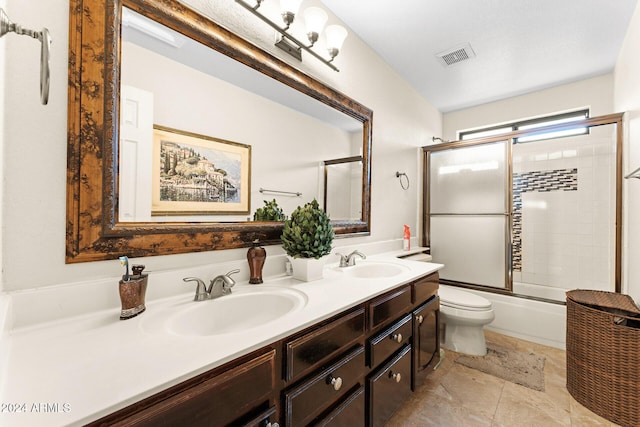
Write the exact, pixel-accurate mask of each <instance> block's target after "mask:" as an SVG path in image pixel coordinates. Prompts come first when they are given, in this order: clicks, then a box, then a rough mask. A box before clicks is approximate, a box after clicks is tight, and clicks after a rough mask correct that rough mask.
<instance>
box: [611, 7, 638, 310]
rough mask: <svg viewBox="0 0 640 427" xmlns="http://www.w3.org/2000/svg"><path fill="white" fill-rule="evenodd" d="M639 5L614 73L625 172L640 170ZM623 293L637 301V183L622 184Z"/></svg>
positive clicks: (629, 181) (632, 181)
mask: <svg viewBox="0 0 640 427" xmlns="http://www.w3.org/2000/svg"><path fill="white" fill-rule="evenodd" d="M639 47H640V6H636V10H635V13H634V14H633V17H632V18H631V23H630V24H629V30H628V31H627V35H626V38H625V41H624V44H623V46H622V50H621V52H620V56H619V57H618V62H617V64H616V68H615V73H614V82H615V90H614V106H615V110H616V111H625V112H626V117H625V123H624V127H625V139H624V150H625V158H624V169H623V171H624V172H623V173H625V174H627V173H629V172H631V171H633V170H634V169H636V168H638V167H640V58H639V57H638V48H639ZM624 185H625V188H624V191H623V194H624V199H623V200H624V207H625V209H624V218H623V234H624V242H623V245H624V246H623V254H624V259H623V273H624V276H623V292H625V293H628V294H629V295H631V296H632V297H633V298H634V299H635V301H636V302H640V264H639V263H638V258H639V257H640V215H639V214H640V181H638V180H636V179H632V180H625V181H624Z"/></svg>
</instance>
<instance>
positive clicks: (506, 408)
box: [494, 382, 571, 427]
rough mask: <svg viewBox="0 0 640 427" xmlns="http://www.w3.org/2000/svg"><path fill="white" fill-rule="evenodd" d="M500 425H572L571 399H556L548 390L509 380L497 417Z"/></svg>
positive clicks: (495, 419) (495, 420)
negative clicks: (546, 391)
mask: <svg viewBox="0 0 640 427" xmlns="http://www.w3.org/2000/svg"><path fill="white" fill-rule="evenodd" d="M494 422H495V425H497V426H506V427H511V426H531V427H533V426H540V427H551V426H571V415H570V408H569V399H568V398H567V399H566V404H565V403H564V402H558V401H556V400H555V399H554V398H553V397H552V396H550V395H549V394H547V393H545V392H540V391H535V390H531V389H529V388H527V387H523V386H520V385H517V384H513V383H510V382H507V383H506V384H505V386H504V389H503V392H502V396H501V398H500V404H499V405H498V410H497V411H496V415H495V418H494Z"/></svg>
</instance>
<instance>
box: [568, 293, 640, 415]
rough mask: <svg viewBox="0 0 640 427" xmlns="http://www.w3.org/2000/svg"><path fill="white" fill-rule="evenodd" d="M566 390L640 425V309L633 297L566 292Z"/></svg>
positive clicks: (600, 412) (583, 401) (604, 412)
mask: <svg viewBox="0 0 640 427" xmlns="http://www.w3.org/2000/svg"><path fill="white" fill-rule="evenodd" d="M566 354H567V389H568V390H569V393H570V394H571V395H572V396H573V397H574V399H576V400H577V401H578V402H580V403H581V404H582V405H584V406H585V407H587V408H589V409H590V410H591V411H593V412H595V413H596V414H598V415H600V416H602V417H604V418H606V419H608V420H609V421H612V422H614V423H617V424H620V425H623V426H640V310H639V309H638V307H637V306H636V305H635V303H634V302H633V299H631V297H630V296H628V295H622V294H617V293H613V292H604V291H593V290H573V291H569V292H567V352H566Z"/></svg>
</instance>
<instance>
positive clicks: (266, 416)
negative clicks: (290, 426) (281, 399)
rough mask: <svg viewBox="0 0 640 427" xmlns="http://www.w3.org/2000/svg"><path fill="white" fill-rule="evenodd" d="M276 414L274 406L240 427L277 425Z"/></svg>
mask: <svg viewBox="0 0 640 427" xmlns="http://www.w3.org/2000/svg"><path fill="white" fill-rule="evenodd" d="M277 421H278V414H277V408H276V407H275V406H272V407H270V408H269V409H267V410H266V411H263V412H261V413H260V414H259V415H258V416H257V417H255V418H253V419H251V420H249V421H247V422H246V423H244V424H242V427H267V426H269V427H271V426H274V425H276V424H277Z"/></svg>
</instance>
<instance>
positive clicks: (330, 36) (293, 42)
mask: <svg viewBox="0 0 640 427" xmlns="http://www.w3.org/2000/svg"><path fill="white" fill-rule="evenodd" d="M263 1H264V0H256V4H255V6H251V5H250V4H249V3H247V2H246V1H244V0H236V3H238V4H239V5H240V6H242V7H244V8H245V9H247V10H248V11H250V12H251V13H253V14H254V15H255V16H257V17H258V18H260V19H261V20H262V21H264V22H266V23H267V24H269V25H270V26H271V27H272V28H273V29H274V30H276V31H277V32H278V33H279V34H280V37H279V39H278V41H277V42H276V46H277V47H279V48H280V49H282V50H284V51H285V52H287V53H288V54H289V55H291V56H293V57H294V58H296V59H297V60H298V61H302V51H303V50H304V51H306V52H308V53H309V54H311V55H313V56H315V57H316V58H317V59H318V60H319V61H321V62H323V63H324V64H325V65H327V66H328V67H329V68H331V69H332V70H334V71H340V70H338V68H337V67H336V66H335V65H333V64H332V63H331V62H332V61H333V60H334V58H335V57H336V56H338V54H339V53H340V49H341V48H342V44H343V43H344V40H345V39H346V38H347V34H348V32H347V30H346V29H344V28H343V27H341V26H340V25H329V26H328V27H327V28H326V29H325V40H326V42H325V44H326V48H327V51H328V53H329V59H327V58H325V57H323V56H322V55H319V54H318V53H317V52H315V51H314V50H313V49H312V47H313V46H314V45H315V44H316V42H317V41H318V39H319V38H320V33H322V30H323V28H324V25H325V24H326V22H327V19H328V18H329V17H328V15H327V13H326V12H325V11H324V10H322V9H320V8H319V7H315V6H313V7H309V8H307V9H305V10H304V12H303V13H302V14H303V17H304V23H305V27H306V33H307V38H308V39H309V44H308V45H307V44H305V43H303V42H301V41H300V40H298V39H297V38H296V37H295V36H293V35H292V34H291V33H290V32H289V27H290V26H291V24H293V22H294V20H295V17H296V14H297V13H298V9H300V3H302V0H280V11H281V15H282V21H283V22H284V27H281V26H279V25H278V24H276V23H275V22H273V21H272V20H271V19H269V18H268V17H266V16H265V15H264V14H262V13H261V12H260V11H258V9H259V8H260V6H261V5H262V3H263Z"/></svg>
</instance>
